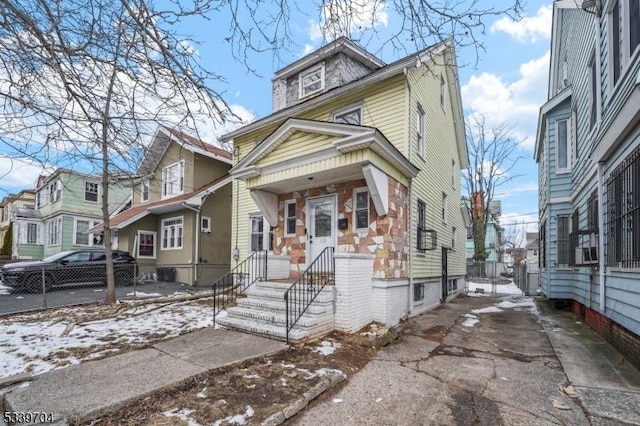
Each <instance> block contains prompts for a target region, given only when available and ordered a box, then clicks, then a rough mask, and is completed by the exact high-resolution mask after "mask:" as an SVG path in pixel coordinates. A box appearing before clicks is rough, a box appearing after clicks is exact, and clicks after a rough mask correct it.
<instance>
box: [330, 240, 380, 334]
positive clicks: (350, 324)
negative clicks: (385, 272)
mask: <svg viewBox="0 0 640 426" xmlns="http://www.w3.org/2000/svg"><path fill="white" fill-rule="evenodd" d="M334 256H335V268H336V284H335V285H336V302H335V303H336V313H335V322H334V324H335V328H336V330H341V331H346V332H349V333H353V332H356V331H358V330H360V329H361V328H362V327H364V326H365V325H367V324H369V323H370V322H371V321H373V306H372V296H373V288H372V281H371V276H372V273H373V259H374V257H375V256H373V255H370V254H359V253H336V254H335V255H334Z"/></svg>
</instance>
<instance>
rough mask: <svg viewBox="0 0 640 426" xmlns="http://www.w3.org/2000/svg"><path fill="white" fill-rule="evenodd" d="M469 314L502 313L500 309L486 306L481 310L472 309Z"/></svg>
mask: <svg viewBox="0 0 640 426" xmlns="http://www.w3.org/2000/svg"><path fill="white" fill-rule="evenodd" d="M471 312H472V313H474V314H497V313H498V312H502V309H500V308H498V307H495V306H488V307H486V308H481V309H472V310H471Z"/></svg>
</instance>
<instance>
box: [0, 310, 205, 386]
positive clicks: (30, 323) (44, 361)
mask: <svg viewBox="0 0 640 426" xmlns="http://www.w3.org/2000/svg"><path fill="white" fill-rule="evenodd" d="M86 309H88V308H84V307H76V308H73V309H67V310H65V311H64V314H61V316H58V317H54V318H52V317H48V318H47V317H45V318H44V319H42V317H40V316H34V315H32V316H30V315H17V316H13V317H7V318H0V329H2V333H0V377H7V376H11V375H14V374H18V373H23V372H27V373H31V374H32V375H36V374H41V373H44V372H46V371H49V370H52V369H55V368H62V367H65V366H67V365H73V364H79V363H80V362H82V361H85V360H89V359H94V358H99V357H103V356H105V355H108V354H110V353H111V352H117V351H118V350H119V348H122V347H131V346H144V345H146V344H148V343H150V342H154V341H158V340H160V339H164V338H169V337H175V336H178V335H180V334H184V333H186V332H189V331H192V330H196V329H200V328H204V327H210V326H211V325H212V321H213V318H212V312H211V306H209V305H207V304H203V303H196V302H193V301H186V302H176V303H170V304H167V303H165V304H155V303H150V304H146V305H143V306H139V305H135V304H133V303H131V304H129V303H126V304H123V305H121V307H119V308H117V309H118V311H119V312H118V314H117V316H115V317H109V318H100V319H91V318H88V319H85V320H77V319H76V320H75V321H74V320H73V319H72V318H74V317H75V318H78V317H80V318H81V317H82V316H83V314H84V313H86ZM115 309H116V308H115V307H114V310H115ZM83 310H85V311H83Z"/></svg>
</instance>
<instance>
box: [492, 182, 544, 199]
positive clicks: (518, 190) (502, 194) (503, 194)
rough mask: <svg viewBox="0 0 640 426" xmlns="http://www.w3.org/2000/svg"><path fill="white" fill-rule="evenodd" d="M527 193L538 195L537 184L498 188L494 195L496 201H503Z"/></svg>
mask: <svg viewBox="0 0 640 426" xmlns="http://www.w3.org/2000/svg"><path fill="white" fill-rule="evenodd" d="M529 192H534V193H536V194H537V193H538V182H527V183H519V184H516V185H512V186H509V188H506V187H505V188H498V189H497V192H496V194H495V199H496V200H505V199H507V198H512V197H514V196H517V195H520V194H527V193H529Z"/></svg>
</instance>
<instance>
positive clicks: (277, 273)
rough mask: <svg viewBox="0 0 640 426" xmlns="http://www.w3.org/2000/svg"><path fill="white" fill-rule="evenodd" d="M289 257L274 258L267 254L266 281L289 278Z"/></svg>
mask: <svg viewBox="0 0 640 426" xmlns="http://www.w3.org/2000/svg"><path fill="white" fill-rule="evenodd" d="M290 262H291V259H290V258H289V256H284V255H282V256H274V255H272V254H269V255H268V257H267V279H268V280H278V279H287V278H289V263H290Z"/></svg>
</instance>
